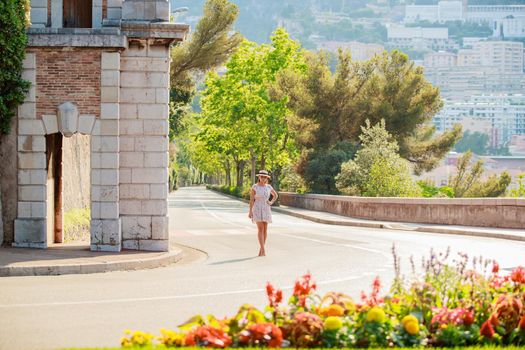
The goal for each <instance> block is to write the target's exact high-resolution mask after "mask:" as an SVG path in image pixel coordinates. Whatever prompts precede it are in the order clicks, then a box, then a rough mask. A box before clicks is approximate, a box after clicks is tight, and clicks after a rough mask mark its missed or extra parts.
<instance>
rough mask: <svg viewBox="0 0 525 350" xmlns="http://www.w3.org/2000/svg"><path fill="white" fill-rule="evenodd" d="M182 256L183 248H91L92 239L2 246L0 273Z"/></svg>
mask: <svg viewBox="0 0 525 350" xmlns="http://www.w3.org/2000/svg"><path fill="white" fill-rule="evenodd" d="M181 258H182V249H179V248H176V247H171V250H170V251H169V252H144V251H135V250H123V251H121V252H120V253H109V252H92V251H90V250H89V243H87V242H86V243H76V244H61V245H57V246H55V247H50V248H47V249H45V250H41V249H29V248H0V277H5V276H35V275H66V274H80V273H98V272H110V271H125V270H139V269H152V268H156V267H160V266H167V265H170V264H173V263H175V262H177V261H179V260H180V259H181Z"/></svg>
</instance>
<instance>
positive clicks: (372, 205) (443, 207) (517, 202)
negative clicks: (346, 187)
mask: <svg viewBox="0 0 525 350" xmlns="http://www.w3.org/2000/svg"><path fill="white" fill-rule="evenodd" d="M279 199H280V203H281V204H282V205H286V206H290V207H298V208H304V209H309V210H317V211H324V212H329V213H334V214H339V215H344V216H349V217H353V218H360V219H370V220H385V221H399V222H416V223H426V224H444V225H465V226H480V227H500V228H515V229H519V228H523V229H525V199H513V198H461V199H459V198H458V199H452V198H445V199H443V198H375V197H350V196H337V195H322V194H296V193H290V192H280V193H279Z"/></svg>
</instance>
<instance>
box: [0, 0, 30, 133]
mask: <svg viewBox="0 0 525 350" xmlns="http://www.w3.org/2000/svg"><path fill="white" fill-rule="evenodd" d="M28 14H29V1H28V0H4V1H1V2H0V51H1V52H2V54H1V55H0V133H4V134H7V133H9V130H10V125H11V119H12V118H13V117H14V115H15V110H16V107H18V105H20V104H21V103H22V102H24V100H25V94H26V93H27V92H28V91H29V86H30V84H29V82H27V81H25V80H23V79H22V70H23V60H24V57H25V49H26V46H27V34H26V27H27V25H28V24H29V20H28V18H27V15H28Z"/></svg>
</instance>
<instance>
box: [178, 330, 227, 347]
mask: <svg viewBox="0 0 525 350" xmlns="http://www.w3.org/2000/svg"><path fill="white" fill-rule="evenodd" d="M184 343H185V345H187V346H205V347H209V348H227V347H229V346H230V345H231V343H232V338H231V337H230V336H229V335H228V333H226V332H225V331H223V330H222V329H219V328H215V327H212V326H199V327H197V328H195V329H194V330H192V331H191V332H189V333H188V334H187V335H186V339H185V341H184Z"/></svg>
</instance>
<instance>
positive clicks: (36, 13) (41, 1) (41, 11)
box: [30, 0, 47, 28]
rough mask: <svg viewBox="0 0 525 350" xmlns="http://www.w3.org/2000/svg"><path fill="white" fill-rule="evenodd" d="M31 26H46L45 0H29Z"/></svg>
mask: <svg viewBox="0 0 525 350" xmlns="http://www.w3.org/2000/svg"><path fill="white" fill-rule="evenodd" d="M30 17H31V27H32V28H42V27H47V0H31V16H30Z"/></svg>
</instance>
